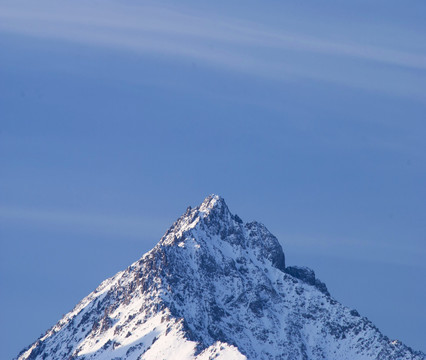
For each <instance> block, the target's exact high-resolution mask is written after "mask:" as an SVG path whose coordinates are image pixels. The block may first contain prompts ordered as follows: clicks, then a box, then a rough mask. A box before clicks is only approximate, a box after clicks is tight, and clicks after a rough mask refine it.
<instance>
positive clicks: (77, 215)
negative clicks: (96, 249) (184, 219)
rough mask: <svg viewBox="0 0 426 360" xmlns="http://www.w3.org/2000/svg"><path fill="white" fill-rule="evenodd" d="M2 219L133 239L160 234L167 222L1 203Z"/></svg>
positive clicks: (22, 224) (41, 226) (38, 226)
mask: <svg viewBox="0 0 426 360" xmlns="http://www.w3.org/2000/svg"><path fill="white" fill-rule="evenodd" d="M0 222H4V223H7V224H10V225H13V226H16V224H20V225H21V226H29V227H37V228H49V229H59V230H60V231H66V230H69V231H71V232H73V233H85V234H94V235H103V236H105V235H107V236H113V237H115V238H117V237H121V238H132V239H134V238H137V239H143V238H145V239H146V238H149V237H155V236H156V237H158V230H159V229H164V223H165V222H164V221H163V220H162V219H156V218H153V217H146V216H141V217H136V216H123V215H121V216H120V215H106V214H99V213H84V212H76V211H67V210H61V209H57V210H46V209H36V208H25V207H14V206H0ZM160 236H161V235H160ZM151 240H152V239H151ZM157 240H158V239H157Z"/></svg>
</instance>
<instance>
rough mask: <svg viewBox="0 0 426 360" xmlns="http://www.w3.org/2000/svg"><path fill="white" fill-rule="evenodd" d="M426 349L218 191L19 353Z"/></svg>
mask: <svg viewBox="0 0 426 360" xmlns="http://www.w3.org/2000/svg"><path fill="white" fill-rule="evenodd" d="M213 358H214V359H224V360H225V359H226V360H233V359H256V360H260V359H268V360H269V359H271V360H272V359H274V360H279V359H287V360H293V359H294V360H296V359H304V360H306V359H311V360H314V359H315V360H316V359H327V360H332V359H336V360H337V359H339V360H342V359H365V360H370V359H387V360H396V359H398V360H399V359H407V360H408V359H416V360H420V359H425V358H426V357H425V354H423V353H420V352H414V351H413V350H411V349H410V348H408V347H407V346H405V345H403V344H401V343H400V342H399V341H390V340H389V339H388V338H387V337H385V336H383V335H382V334H381V333H380V331H379V330H378V329H377V328H376V327H375V326H374V325H373V324H372V323H371V322H370V321H369V320H368V319H366V318H364V317H361V316H360V315H359V314H358V313H357V312H356V311H355V310H351V309H348V308H347V307H345V306H343V305H341V304H340V303H338V302H337V301H335V300H334V299H333V298H332V297H331V296H330V295H329V293H328V291H327V288H326V286H325V285H324V284H323V283H322V282H321V281H319V280H318V279H316V278H315V274H314V272H313V271H312V270H310V269H307V268H301V267H287V268H286V267H285V259H284V253H283V251H282V248H281V245H280V244H279V242H278V240H277V239H276V238H275V237H274V236H273V235H272V234H271V233H270V232H269V231H268V230H267V229H266V227H265V226H263V225H262V224H260V223H257V222H251V223H243V221H242V220H241V219H240V218H239V217H238V216H236V215H232V214H231V213H230V211H229V209H228V207H227V205H226V204H225V202H224V200H223V199H222V198H220V197H218V196H209V197H207V198H206V199H205V200H204V202H203V203H202V204H201V205H200V206H199V207H197V208H195V209H191V208H188V210H187V211H186V213H185V214H184V215H182V217H180V218H179V219H178V220H177V221H176V222H175V223H174V224H173V225H172V227H171V228H170V229H169V230H168V231H167V232H166V234H165V235H164V236H163V238H162V239H161V240H160V242H159V243H158V244H157V245H156V246H155V247H154V249H152V250H151V251H150V252H148V253H146V254H145V255H144V256H143V257H142V258H141V259H140V260H139V261H137V262H135V263H134V264H132V265H131V266H129V267H128V268H127V269H126V270H124V271H122V272H119V273H118V274H116V275H115V276H114V277H112V278H110V279H107V280H105V281H104V282H103V283H102V284H101V285H100V286H99V287H98V288H97V289H96V290H95V291H94V292H92V293H91V294H89V295H88V296H87V297H86V298H84V299H83V300H82V301H81V302H80V303H79V304H78V305H77V306H76V307H75V308H74V309H73V310H72V311H71V312H70V313H68V314H67V315H65V316H64V317H63V318H62V319H61V320H60V321H59V322H58V323H57V324H56V325H55V326H54V327H53V328H51V329H50V330H49V331H47V332H46V334H45V335H44V336H42V337H41V338H40V339H39V340H37V341H36V342H35V343H34V344H33V345H31V346H30V347H29V348H28V349H26V350H24V351H23V352H22V353H21V354H20V355H19V356H18V359H22V360H23V359H40V360H41V359H44V360H53V359H81V360H82V359H85V360H89V359H93V360H95V359H96V360H101V359H105V360H106V359H111V360H112V359H114V360H119V359H120V360H124V359H126V360H142V359H146V360H148V359H149V360H154V359H179V360H186V359H197V360H207V359H213Z"/></svg>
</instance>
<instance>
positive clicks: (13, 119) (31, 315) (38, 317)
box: [0, 0, 426, 358]
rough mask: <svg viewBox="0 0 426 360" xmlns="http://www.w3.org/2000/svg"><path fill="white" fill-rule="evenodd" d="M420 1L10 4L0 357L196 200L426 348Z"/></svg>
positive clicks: (1, 109) (133, 255)
mask: <svg viewBox="0 0 426 360" xmlns="http://www.w3.org/2000/svg"><path fill="white" fill-rule="evenodd" d="M425 11H426V6H425V5H424V3H423V2H421V1H413V2H410V6H407V4H406V3H405V4H403V3H402V2H393V1H386V2H384V1H376V2H374V3H372V2H371V1H357V2H356V3H355V2H354V3H353V4H348V3H344V4H343V3H342V2H338V1H325V2H321V3H318V4H317V3H309V2H305V1H303V2H294V3H290V2H284V3H283V2H274V1H271V2H269V3H265V2H262V3H261V2H258V1H245V2H238V1H236V2H221V1H219V2H215V3H214V4H213V3H212V4H209V3H199V2H190V1H183V2H180V3H179V4H176V3H175V4H173V3H167V2H162V1H160V2H158V1H156V2H146V1H130V0H122V1H92V0H90V1H82V0H77V1H73V2H67V1H55V2H53V1H45V0H42V1H38V2H37V4H34V3H33V2H30V1H28V0H22V1H1V2H0V46H1V49H2V51H1V52H0V80H1V81H0V155H1V156H0V165H1V169H2V174H1V175H2V176H1V178H0V226H1V227H0V239H1V240H0V241H1V246H2V252H1V253H0V260H1V261H0V271H1V272H0V276H1V277H0V282H1V284H0V285H1V287H2V289H3V290H2V293H3V294H7V296H2V297H1V299H0V305H1V306H2V307H3V306H5V307H7V308H8V311H7V312H4V313H2V314H1V315H0V316H1V319H0V320H1V321H0V337H1V339H2V342H3V341H4V344H6V345H3V346H1V350H0V352H1V353H0V357H1V358H11V357H13V356H14V355H16V354H17V352H19V351H20V350H21V349H22V348H23V347H24V346H26V345H28V344H29V343H31V342H32V341H34V340H35V339H36V338H37V337H38V336H39V335H40V333H42V332H44V331H45V330H46V329H47V328H48V327H50V326H51V325H53V324H54V323H56V321H57V320H58V319H59V318H60V316H61V315H62V314H63V313H65V312H67V311H69V310H70V309H71V308H72V307H73V306H74V305H75V304H76V303H77V302H78V301H79V300H80V299H81V298H82V297H84V296H85V295H87V293H89V292H90V291H92V290H93V289H94V288H95V287H96V286H97V285H98V284H99V283H100V282H101V281H102V280H103V279H105V278H106V277H108V276H112V275H113V274H114V273H115V272H117V271H119V270H121V269H122V268H124V267H126V266H127V265H129V264H130V263H131V262H132V261H135V260H137V259H138V258H139V257H140V256H141V255H142V254H143V253H144V252H146V251H148V250H149V249H150V248H151V247H152V246H154V245H155V243H156V242H157V241H158V240H159V238H160V237H161V235H162V234H163V233H164V232H165V230H166V229H167V228H168V226H169V225H170V224H171V223H172V222H173V221H174V220H175V219H176V218H177V217H178V216H180V215H181V213H183V212H184V210H185V209H186V207H187V206H188V205H193V206H194V205H197V204H198V203H200V202H201V201H202V200H203V198H204V197H205V196H206V195H208V194H210V193H218V194H220V195H222V196H223V197H224V198H225V199H226V201H227V203H228V205H229V207H230V208H231V211H233V212H236V213H238V215H240V216H241V217H242V218H243V219H244V220H246V221H249V220H253V219H256V220H259V221H261V222H263V223H264V224H265V225H266V226H267V227H268V228H269V229H270V230H271V231H272V232H273V233H274V234H275V235H276V236H277V237H278V238H279V239H280V241H281V243H282V245H283V248H284V251H285V253H286V256H287V263H288V264H292V265H294V264H297V265H307V266H310V267H312V268H314V270H315V271H316V272H317V274H318V275H319V277H320V278H321V279H322V280H323V281H324V282H325V283H326V284H327V285H328V287H329V289H330V291H331V293H332V294H333V295H334V296H335V298H336V299H337V300H339V301H341V302H343V303H344V304H346V305H348V306H351V307H354V308H357V309H358V310H359V311H360V313H361V314H362V315H364V316H367V317H368V318H370V319H371V320H372V321H373V322H374V323H375V324H376V325H377V326H378V327H379V328H380V329H381V330H382V331H383V332H384V333H385V334H386V335H388V336H389V337H390V338H398V339H400V340H402V341H404V342H405V343H407V344H408V345H410V346H412V347H413V348H415V349H421V350H423V351H426V344H425V341H424V335H423V334H425V332H426V329H425V324H426V310H425V307H424V303H425V302H426V289H425V287H424V278H425V276H426V265H425V257H426V245H425V244H426V235H425V234H426V231H425V230H426V221H425V220H426V219H425V214H426V201H425V200H426V193H425V192H426V191H425V182H426V145H425V141H424V136H425V131H426V124H425V114H426V76H425V75H426V39H425V34H426V32H425V26H426V25H425V24H424V21H423V19H424V14H425Z"/></svg>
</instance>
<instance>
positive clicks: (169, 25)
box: [0, 1, 426, 99]
mask: <svg viewBox="0 0 426 360" xmlns="http://www.w3.org/2000/svg"><path fill="white" fill-rule="evenodd" d="M125 4H126V3H125V2H124V3H119V2H111V1H106V2H91V1H88V2H81V1H73V2H72V3H69V2H67V3H65V2H51V1H38V2H36V3H34V2H29V1H19V2H16V1H13V2H11V1H9V2H3V3H2V4H0V31H3V32H11V33H19V34H24V35H28V36H33V37H42V38H51V39H59V40H66V41H72V42H76V43H83V44H90V45H95V46H103V47H110V48H114V49H122V50H127V51H134V52H139V53H143V54H160V55H163V56H165V57H167V59H168V60H170V61H176V60H179V59H189V60H190V61H196V62H201V63H204V64H207V65H208V66H214V67H219V68H223V69H225V70H228V71H236V72H240V73H245V74H249V75H252V76H261V77H264V78H269V79H274V80H278V81H280V80H288V79H294V78H305V79H313V80H316V81H328V82H334V83H339V84H344V85H348V86H352V87H356V88H364V89H368V90H373V91H381V92H387V93H392V94H394V95H403V96H409V97H415V98H420V99H424V93H425V85H424V81H423V80H425V79H424V78H425V73H426V54H423V53H418V52H414V51H412V52H409V51H406V50H401V49H398V48H397V47H395V48H388V47H384V46H383V47H381V46H371V45H365V44H360V43H359V41H358V42H357V39H352V38H350V37H349V36H348V37H347V38H346V39H345V40H340V41H336V40H333V39H332V37H331V36H330V37H326V36H322V37H319V36H307V35H305V34H300V33H297V32H289V31H284V30H282V29H274V28H268V27H267V26H265V25H264V24H262V23H253V22H249V21H245V20H244V19H231V18H225V17H213V16H205V15H203V14H194V13H193V12H192V13H189V12H188V13H185V12H184V11H176V10H175V9H172V8H167V7H164V6H163V7H160V6H145V5H135V4H133V5H132V6H130V5H127V6H126V5H125ZM358 40H359V39H358ZM413 72H416V74H413ZM419 73H420V75H421V76H420V77H419Z"/></svg>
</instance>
